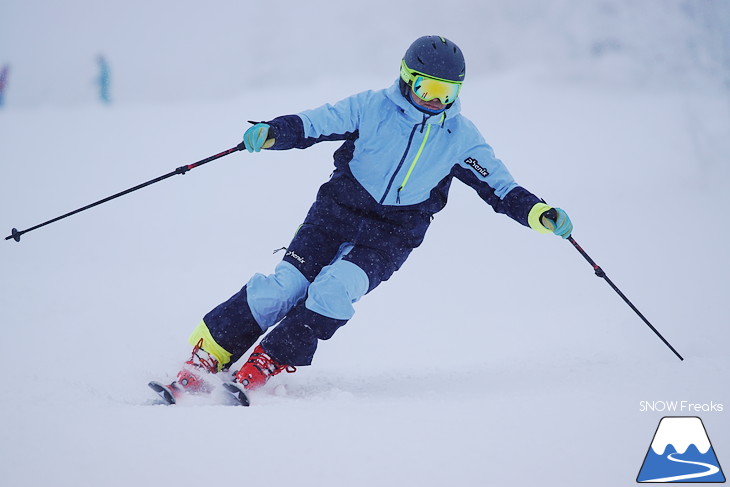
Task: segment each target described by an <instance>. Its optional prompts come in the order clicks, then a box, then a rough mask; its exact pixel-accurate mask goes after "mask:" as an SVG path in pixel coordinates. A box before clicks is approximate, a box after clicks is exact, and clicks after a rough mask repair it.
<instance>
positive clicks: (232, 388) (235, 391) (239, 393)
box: [223, 382, 251, 406]
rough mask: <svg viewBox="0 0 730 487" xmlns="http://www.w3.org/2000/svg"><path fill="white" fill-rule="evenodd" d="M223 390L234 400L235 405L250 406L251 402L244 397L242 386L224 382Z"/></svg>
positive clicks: (244, 392)
mask: <svg viewBox="0 0 730 487" xmlns="http://www.w3.org/2000/svg"><path fill="white" fill-rule="evenodd" d="M223 389H225V390H226V391H227V392H229V393H230V394H231V396H232V397H233V398H234V399H235V400H236V405H238V406H250V405H251V402H250V401H249V400H248V396H247V395H246V391H245V390H244V388H243V386H242V385H241V384H239V383H237V382H224V383H223Z"/></svg>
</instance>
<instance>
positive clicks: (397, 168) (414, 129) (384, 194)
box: [380, 125, 418, 205]
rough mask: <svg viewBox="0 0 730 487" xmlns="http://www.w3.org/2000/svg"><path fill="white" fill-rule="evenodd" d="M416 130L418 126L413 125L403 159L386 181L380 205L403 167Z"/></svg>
mask: <svg viewBox="0 0 730 487" xmlns="http://www.w3.org/2000/svg"><path fill="white" fill-rule="evenodd" d="M417 128H418V125H414V126H413V130H411V135H410V136H409V137H408V145H406V150H405V152H404V153H403V157H401V159H400V162H399V163H398V167H396V168H395V171H394V172H393V175H392V176H391V177H390V181H388V186H387V187H386V188H385V193H383V197H382V198H380V204H381V205H382V204H383V202H384V201H385V198H386V197H387V196H388V193H389V192H390V188H391V187H392V186H393V181H395V177H396V176H397V175H398V171H400V168H401V167H403V162H405V160H406V156H407V155H408V151H409V150H410V149H411V143H412V142H413V135H414V134H415V133H416V129H417ZM411 165H412V164H411ZM401 186H402V185H401Z"/></svg>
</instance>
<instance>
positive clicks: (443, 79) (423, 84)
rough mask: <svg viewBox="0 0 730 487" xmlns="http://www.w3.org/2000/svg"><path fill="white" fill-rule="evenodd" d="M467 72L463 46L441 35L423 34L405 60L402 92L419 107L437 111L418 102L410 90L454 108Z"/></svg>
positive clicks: (401, 77)
mask: <svg viewBox="0 0 730 487" xmlns="http://www.w3.org/2000/svg"><path fill="white" fill-rule="evenodd" d="M465 75H466V64H465V62H464V55H463V54H462V53H461V49H459V46H457V45H456V44H454V43H453V42H451V41H450V40H448V39H446V38H445V37H441V36H423V37H419V38H418V39H416V40H415V41H414V42H413V43H412V44H411V45H410V47H409V48H408V50H407V51H406V53H405V55H404V56H403V60H402V61H401V70H400V87H401V93H402V94H403V96H404V97H406V99H408V101H410V102H411V104H413V105H414V106H415V107H416V108H418V109H419V110H421V111H426V112H428V113H433V112H431V111H430V110H427V109H424V108H422V107H420V106H419V105H418V104H416V103H415V102H414V101H413V100H412V99H411V97H410V91H411V90H413V92H414V93H416V95H417V96H419V97H420V98H422V99H423V100H431V99H433V98H439V100H441V102H442V103H444V104H445V105H446V106H447V107H450V106H451V104H452V103H454V101H455V100H456V97H457V96H458V95H459V91H460V89H461V83H462V82H463V81H464V77H465Z"/></svg>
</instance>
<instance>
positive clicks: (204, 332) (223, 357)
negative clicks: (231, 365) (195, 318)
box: [188, 321, 231, 372]
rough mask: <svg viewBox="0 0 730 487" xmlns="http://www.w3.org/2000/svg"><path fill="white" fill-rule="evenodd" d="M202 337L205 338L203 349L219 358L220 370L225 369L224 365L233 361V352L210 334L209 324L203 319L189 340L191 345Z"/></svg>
mask: <svg viewBox="0 0 730 487" xmlns="http://www.w3.org/2000/svg"><path fill="white" fill-rule="evenodd" d="M201 338H202V339H203V347H202V348H203V350H205V351H206V352H208V353H209V354H211V355H213V356H214V357H215V358H216V359H218V372H220V371H221V370H223V366H224V365H226V364H227V363H228V362H230V361H231V353H230V352H228V350H226V349H225V348H223V347H221V346H220V345H218V343H216V341H215V340H213V336H212V335H211V334H210V330H209V329H208V325H206V324H205V321H201V322H200V324H199V325H198V326H197V327H196V328H195V329H194V330H193V333H192V335H190V338H188V341H189V342H190V344H191V345H193V346H195V345H196V344H197V343H198V341H199V340H200V339H201Z"/></svg>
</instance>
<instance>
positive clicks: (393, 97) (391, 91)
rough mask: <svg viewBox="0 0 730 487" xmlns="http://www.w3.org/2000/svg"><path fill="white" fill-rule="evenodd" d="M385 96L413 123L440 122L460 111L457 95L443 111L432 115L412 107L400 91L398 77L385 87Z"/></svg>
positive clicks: (459, 101)
mask: <svg viewBox="0 0 730 487" xmlns="http://www.w3.org/2000/svg"><path fill="white" fill-rule="evenodd" d="M385 96H387V97H388V99H389V100H390V101H392V102H393V103H395V104H396V105H397V106H398V108H400V109H401V111H402V112H403V114H404V115H405V116H406V117H408V119H410V120H412V121H413V123H428V124H441V123H443V122H444V120H448V119H449V118H451V117H455V116H456V115H458V114H459V113H461V100H460V99H459V98H458V97H457V98H456V100H455V101H454V103H452V104H451V106H450V107H449V108H447V109H446V110H444V111H443V112H440V113H434V114H433V115H429V114H427V113H424V112H422V111H421V110H419V109H418V108H416V107H414V106H413V104H411V102H410V101H408V100H407V99H406V97H404V96H403V94H402V93H401V90H400V78H399V79H397V80H395V83H393V84H392V85H391V86H390V87H388V88H386V89H385ZM442 115H446V117H445V118H443V117H442ZM424 117H426V119H425V120H424Z"/></svg>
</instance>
